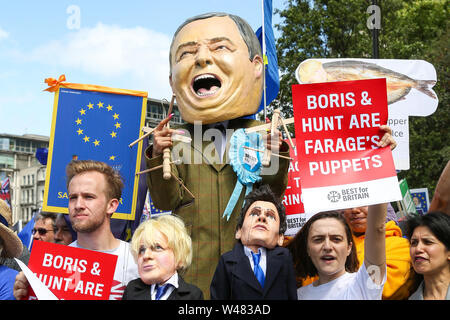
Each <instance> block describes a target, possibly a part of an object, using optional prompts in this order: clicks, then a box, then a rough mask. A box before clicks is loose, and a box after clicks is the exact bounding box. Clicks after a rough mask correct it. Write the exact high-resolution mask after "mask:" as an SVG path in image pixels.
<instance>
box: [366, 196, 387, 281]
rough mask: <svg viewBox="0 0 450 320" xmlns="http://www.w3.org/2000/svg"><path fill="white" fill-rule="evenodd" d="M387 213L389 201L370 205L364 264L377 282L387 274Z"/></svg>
mask: <svg viewBox="0 0 450 320" xmlns="http://www.w3.org/2000/svg"><path fill="white" fill-rule="evenodd" d="M386 214H387V203H381V204H376V205H371V206H369V209H368V214H367V228H366V235H365V239H364V265H365V267H366V269H367V272H368V273H369V275H371V278H372V280H373V282H374V283H375V284H381V283H382V282H383V279H384V276H385V274H386Z"/></svg>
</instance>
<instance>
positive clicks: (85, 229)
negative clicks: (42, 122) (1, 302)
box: [14, 160, 139, 300]
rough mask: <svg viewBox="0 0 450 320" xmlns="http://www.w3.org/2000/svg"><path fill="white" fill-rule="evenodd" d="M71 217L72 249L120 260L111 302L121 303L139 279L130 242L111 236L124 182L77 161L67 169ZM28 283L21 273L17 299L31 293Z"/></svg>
mask: <svg viewBox="0 0 450 320" xmlns="http://www.w3.org/2000/svg"><path fill="white" fill-rule="evenodd" d="M66 174H67V190H68V194H69V217H70V222H71V224H72V227H73V229H74V230H75V231H76V232H77V240H76V241H75V242H73V243H71V244H70V245H71V246H73V247H78V248H83V249H89V250H94V251H99V252H104V253H110V254H115V255H117V256H118V260H117V264H116V270H115V273H114V280H113V287H112V289H111V294H110V300H116V299H121V297H122V294H123V291H124V289H125V287H126V285H127V283H128V282H129V281H130V280H132V279H135V278H138V277H139V274H138V271H137V266H136V263H135V262H134V259H133V257H132V255H131V253H130V248H129V244H128V243H127V242H124V241H121V240H119V239H116V238H115V237H114V235H113V233H112V232H111V226H110V221H111V216H112V215H113V213H114V212H115V211H116V209H117V207H118V206H119V199H120V198H121V195H122V188H123V182H122V180H121V177H120V175H119V173H118V172H117V171H115V170H114V169H113V168H111V167H110V166H108V165H107V164H105V163H103V162H99V161H93V160H75V161H72V162H70V163H69V165H68V166H67V168H66ZM28 287H29V284H28V281H27V279H26V277H25V275H24V274H23V273H22V272H21V273H19V274H18V275H17V277H16V282H15V284H14V297H15V298H16V299H18V300H19V299H21V298H23V297H25V296H26V295H27V293H28Z"/></svg>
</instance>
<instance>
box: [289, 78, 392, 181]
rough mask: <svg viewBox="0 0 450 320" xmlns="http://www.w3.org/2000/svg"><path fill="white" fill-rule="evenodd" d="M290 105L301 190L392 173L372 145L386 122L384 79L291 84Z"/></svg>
mask: <svg viewBox="0 0 450 320" xmlns="http://www.w3.org/2000/svg"><path fill="white" fill-rule="evenodd" d="M292 100H293V104H294V117H295V124H296V125H295V135H296V138H297V141H301V143H298V144H297V148H298V150H297V151H298V153H299V157H300V159H301V163H300V176H301V177H302V185H303V187H304V188H313V187H320V186H326V185H342V184H349V183H356V182H362V181H366V180H375V179H381V178H386V177H390V176H392V175H393V173H395V168H394V164H393V161H392V155H391V152H390V150H386V149H379V148H378V147H377V146H376V144H377V142H378V141H379V140H380V139H381V137H382V135H383V134H384V132H382V131H380V130H379V126H380V125H384V124H386V122H387V118H388V112H387V96H386V80H385V79H371V80H358V81H341V82H332V83H317V84H302V85H294V86H293V87H292ZM394 175H395V174H394Z"/></svg>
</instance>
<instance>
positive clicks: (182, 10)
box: [0, 0, 285, 136]
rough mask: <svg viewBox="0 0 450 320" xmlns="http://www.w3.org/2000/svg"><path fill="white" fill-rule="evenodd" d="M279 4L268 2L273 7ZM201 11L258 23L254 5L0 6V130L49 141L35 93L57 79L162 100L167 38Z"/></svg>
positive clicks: (242, 0)
mask: <svg viewBox="0 0 450 320" xmlns="http://www.w3.org/2000/svg"><path fill="white" fill-rule="evenodd" d="M284 2H285V1H284V0H273V7H274V9H275V8H283V7H284ZM209 11H225V12H229V13H233V14H237V15H239V16H241V17H243V18H244V19H246V20H247V21H248V22H249V23H250V25H251V26H252V27H253V29H254V30H256V29H257V28H258V27H259V26H260V25H261V0H220V1H219V0H207V1H204V0H191V1H185V0H165V1H161V0H146V1H144V0H142V1H141V0H129V1H105V0H95V1H93V0H90V1H84V0H83V1H82V0H70V1H48V0H44V1H25V0H16V1H1V11H0V133H8V134H16V135H22V134H26V133H28V134H40V135H47V136H49V135H50V129H51V117H52V110H53V97H54V94H53V93H49V92H46V91H43V89H45V88H46V87H47V86H46V84H45V83H44V79H45V78H48V77H53V78H58V77H59V76H60V75H61V74H65V75H66V79H67V82H74V83H86V84H97V85H103V86H109V87H115V88H123V89H134V90H142V91H147V92H148V94H149V97H151V98H156V99H162V98H166V99H168V100H170V99H169V97H170V94H171V90H170V87H169V82H168V72H169V64H168V52H169V51H168V50H169V44H170V41H171V39H172V35H173V33H174V31H175V30H176V28H177V27H178V25H179V24H181V23H182V22H183V21H184V20H185V19H186V18H188V17H191V16H193V15H196V14H199V13H204V12H209ZM78 12H79V15H78ZM78 17H79V19H78ZM279 21H280V20H279V17H278V16H276V15H274V18H273V23H274V24H275V23H278V22H279ZM78 23H79V26H78ZM274 31H275V37H277V36H278V33H277V31H276V30H274Z"/></svg>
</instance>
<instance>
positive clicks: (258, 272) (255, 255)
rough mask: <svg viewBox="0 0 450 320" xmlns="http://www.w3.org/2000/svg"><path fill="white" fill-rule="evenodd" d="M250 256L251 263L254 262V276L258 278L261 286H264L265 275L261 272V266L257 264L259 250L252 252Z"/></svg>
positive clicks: (259, 255) (259, 256)
mask: <svg viewBox="0 0 450 320" xmlns="http://www.w3.org/2000/svg"><path fill="white" fill-rule="evenodd" d="M252 257H253V264H254V270H253V271H254V273H255V277H256V279H258V281H259V283H260V284H261V287H263V288H264V280H265V276H264V272H263V270H262V268H261V266H260V265H259V260H260V259H261V252H259V253H253V252H252Z"/></svg>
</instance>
